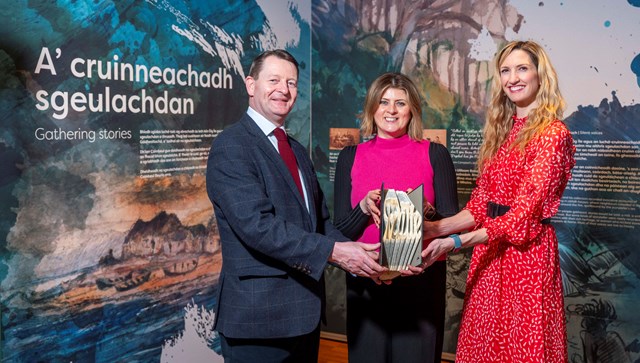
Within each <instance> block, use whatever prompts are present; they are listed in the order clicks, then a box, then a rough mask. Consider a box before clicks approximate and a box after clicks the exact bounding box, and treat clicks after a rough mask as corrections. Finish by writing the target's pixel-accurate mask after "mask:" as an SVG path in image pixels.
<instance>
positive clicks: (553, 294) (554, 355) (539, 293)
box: [422, 41, 575, 363]
mask: <svg viewBox="0 0 640 363" xmlns="http://www.w3.org/2000/svg"><path fill="white" fill-rule="evenodd" d="M495 67H496V68H495V71H496V75H495V77H494V84H493V94H492V99H491V104H490V106H489V109H488V110H487V122H486V125H485V128H484V142H483V144H482V146H481V147H480V151H479V156H478V170H479V177H478V179H477V186H476V188H475V189H474V190H473V192H472V193H471V198H470V200H469V202H468V203H467V205H466V206H465V208H464V209H463V210H462V211H461V212H460V213H458V214H456V215H454V216H452V217H449V218H445V219H442V220H440V221H436V222H425V223H426V225H425V228H424V230H425V233H426V234H427V237H430V238H433V237H437V236H447V235H450V234H452V233H459V232H462V231H470V232H468V233H464V234H461V235H457V234H454V235H450V236H449V237H444V238H439V239H435V240H434V241H433V242H432V243H430V244H429V245H428V247H427V248H426V249H425V250H424V251H423V253H422V256H423V259H424V261H425V262H424V265H429V264H431V263H432V262H433V261H435V260H437V259H438V257H439V256H440V255H441V254H443V253H446V252H449V251H451V250H454V249H457V248H461V247H463V248H464V247H470V246H474V250H473V257H472V259H471V265H470V267H469V275H468V277H467V287H466V293H465V301H464V307H463V313H462V314H463V315H462V322H461V325H460V335H459V338H458V347H457V351H456V363H464V362H474V363H478V362H514V363H515V362H518V363H524V362H540V363H543V362H544V363H549V362H567V340H566V323H565V315H564V302H563V295H562V279H561V275H560V262H559V258H558V239H557V237H556V233H555V229H554V227H553V226H552V225H551V224H549V222H550V219H551V217H553V216H554V215H555V214H556V213H557V211H558V206H559V205H560V198H561V197H562V193H563V192H564V190H565V187H566V186H567V183H568V181H569V179H570V177H571V169H572V168H573V166H574V165H575V160H574V158H573V155H574V153H575V146H574V145H573V139H572V137H571V134H570V132H569V130H568V129H567V127H566V126H565V125H564V123H562V121H560V120H561V119H562V112H563V108H564V105H565V102H564V99H563V98H562V95H561V94H560V90H559V88H558V80H557V76H556V72H555V70H554V68H553V66H552V65H551V63H550V62H549V58H548V56H547V54H546V53H545V51H544V50H543V49H542V48H541V47H540V46H539V45H538V44H536V43H534V42H531V41H516V42H510V43H508V44H507V45H506V46H505V47H504V48H503V49H502V50H501V51H500V52H498V54H497V56H496V59H495Z"/></svg>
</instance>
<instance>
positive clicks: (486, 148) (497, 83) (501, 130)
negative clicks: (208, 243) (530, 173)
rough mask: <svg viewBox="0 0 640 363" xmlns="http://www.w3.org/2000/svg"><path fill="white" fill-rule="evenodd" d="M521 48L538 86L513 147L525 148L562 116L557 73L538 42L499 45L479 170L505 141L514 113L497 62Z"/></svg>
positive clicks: (479, 155) (562, 108)
mask: <svg viewBox="0 0 640 363" xmlns="http://www.w3.org/2000/svg"><path fill="white" fill-rule="evenodd" d="M517 49H520V50H522V51H524V52H526V53H527V54H529V57H530V58H531V62H532V63H533V65H534V66H535V67H536V70H537V72H538V80H539V83H540V88H539V89H538V94H537V95H536V103H537V106H536V108H534V109H532V110H531V111H530V112H529V115H528V117H527V121H526V124H525V125H524V127H523V129H522V131H520V133H519V134H518V136H517V137H516V140H515V142H514V143H513V145H512V147H514V148H515V147H517V148H519V149H520V150H521V151H524V148H525V146H526V145H527V144H528V143H529V141H531V139H532V138H534V137H535V136H536V134H538V133H539V132H541V131H542V130H543V129H544V128H545V127H547V126H548V125H549V124H551V123H552V122H554V121H555V120H561V119H562V114H563V111H564V108H565V101H564V98H563V97H562V94H561V93H560V88H559V86H558V76H557V74H556V71H555V69H554V68H553V65H552V64H551V62H550V60H549V57H548V56H547V54H546V52H545V51H544V49H542V47H541V46H540V45H538V44H537V43H535V42H532V41H512V42H509V43H507V45H505V46H504V48H502V50H501V51H500V52H498V54H497V55H496V57H495V59H494V70H495V76H494V77H493V81H492V83H493V85H492V96H491V103H490V104H489V109H488V110H487V114H486V124H485V126H484V131H483V137H484V141H483V143H482V146H481V147H480V150H479V152H478V170H479V171H480V172H482V171H483V169H484V168H485V167H486V166H487V165H488V164H489V163H490V161H491V159H492V158H493V157H494V156H495V154H496V152H497V151H498V148H500V145H502V143H504V142H505V140H506V139H507V136H508V135H509V131H511V128H512V126H513V121H512V117H513V115H515V113H516V105H515V104H514V103H513V102H511V100H510V99H509V97H507V95H506V94H505V93H504V91H503V89H502V83H501V80H500V66H501V65H502V63H504V60H505V59H506V58H507V56H509V54H511V53H512V52H513V51H514V50H517Z"/></svg>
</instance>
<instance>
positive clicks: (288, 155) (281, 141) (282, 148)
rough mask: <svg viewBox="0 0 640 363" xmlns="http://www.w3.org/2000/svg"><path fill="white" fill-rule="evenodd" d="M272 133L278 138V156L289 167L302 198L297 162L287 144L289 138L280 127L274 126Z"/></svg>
mask: <svg viewBox="0 0 640 363" xmlns="http://www.w3.org/2000/svg"><path fill="white" fill-rule="evenodd" d="M273 135H274V136H275V137H276V139H278V151H279V152H280V156H281V157H282V160H284V163H285V164H286V165H287V168H289V171H290V172H291V176H293V181H295V182H296V186H297V187H298V191H299V192H300V195H301V196H302V197H303V198H304V194H303V192H302V183H301V182H300V174H298V163H297V162H296V156H295V155H293V150H291V145H289V140H288V139H287V135H286V134H285V133H284V131H282V129H281V128H279V127H276V129H275V130H273Z"/></svg>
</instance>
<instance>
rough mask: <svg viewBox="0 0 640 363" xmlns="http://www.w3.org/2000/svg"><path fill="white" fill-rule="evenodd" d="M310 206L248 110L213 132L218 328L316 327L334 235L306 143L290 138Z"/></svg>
mask: <svg viewBox="0 0 640 363" xmlns="http://www.w3.org/2000/svg"><path fill="white" fill-rule="evenodd" d="M289 140H290V141H291V147H292V149H293V152H294V154H295V155H296V158H297V160H298V166H299V168H300V170H301V171H302V176H303V178H304V184H305V187H306V191H307V195H308V199H309V204H310V208H309V210H307V208H306V206H305V204H304V198H302V196H300V193H299V192H298V189H297V187H296V185H295V183H294V181H293V177H292V176H291V174H290V172H289V169H287V167H286V165H285V163H284V162H283V161H282V159H281V157H280V155H279V154H278V152H277V150H276V149H275V148H274V146H273V144H271V142H270V141H269V139H268V138H267V136H266V135H265V134H264V133H263V132H262V131H261V130H260V128H259V127H258V125H257V124H256V123H255V122H254V121H253V119H251V118H250V117H249V116H248V115H247V114H245V115H244V116H243V117H242V118H241V119H240V121H239V122H237V123H236V124H234V125H232V126H230V127H229V128H227V129H225V130H224V131H223V132H222V133H221V134H220V135H218V136H217V137H216V139H215V140H214V142H213V144H212V146H211V150H210V152H209V161H208V164H207V193H208V194H209V198H210V199H211V201H212V203H213V207H214V212H215V215H216V218H217V221H218V228H219V231H220V243H221V248H222V270H221V273H220V280H219V292H218V301H217V313H216V323H215V329H216V330H217V331H219V332H220V333H222V334H224V335H225V336H226V337H229V338H278V337H291V336H298V335H302V334H306V333H309V332H311V331H313V330H314V329H315V328H316V327H317V326H318V324H319V322H320V317H321V313H322V310H323V309H324V281H323V272H324V268H325V265H326V263H327V260H328V258H329V256H330V254H331V252H332V250H333V244H334V242H336V241H346V240H347V238H346V237H344V236H343V235H342V234H341V233H340V232H339V231H338V230H337V229H336V228H335V227H334V226H333V224H332V223H331V221H330V219H329V212H328V209H327V206H326V203H325V199H324V196H323V194H322V191H321V190H320V187H319V184H318V180H317V178H316V175H315V171H314V169H313V166H312V164H311V160H310V159H309V156H308V154H307V150H306V149H305V148H304V147H303V146H302V145H301V144H300V143H298V142H297V141H295V140H293V139H291V138H290V139H289Z"/></svg>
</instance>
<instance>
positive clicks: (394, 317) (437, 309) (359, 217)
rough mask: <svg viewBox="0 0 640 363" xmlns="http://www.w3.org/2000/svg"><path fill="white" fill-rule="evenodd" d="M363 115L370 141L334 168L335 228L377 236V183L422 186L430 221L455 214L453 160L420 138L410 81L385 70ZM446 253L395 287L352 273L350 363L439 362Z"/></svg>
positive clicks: (349, 150)
mask: <svg viewBox="0 0 640 363" xmlns="http://www.w3.org/2000/svg"><path fill="white" fill-rule="evenodd" d="M360 118H361V133H362V135H363V136H364V137H370V136H373V138H372V139H371V140H369V141H367V142H364V143H361V144H359V145H357V146H349V147H346V148H345V149H343V150H342V151H341V152H340V155H339V157H338V162H337V166H336V177H335V191H334V198H335V201H334V215H335V218H334V224H335V226H336V227H337V228H338V229H339V230H340V231H341V232H342V233H343V234H344V235H345V236H347V237H349V238H351V239H352V240H354V241H356V240H357V241H361V242H368V243H377V242H378V241H379V239H380V230H379V228H378V224H379V221H380V210H379V208H378V207H379V202H380V186H381V185H382V183H384V186H385V188H387V189H395V190H401V191H406V190H408V189H414V188H416V187H418V186H419V185H421V184H422V185H423V192H424V198H425V200H426V201H428V202H429V203H430V205H433V206H435V210H436V211H437V212H436V213H430V215H429V217H430V218H441V217H443V216H450V215H454V214H455V213H456V212H457V211H458V197H457V187H456V176H455V169H454V167H453V163H452V161H451V156H450V155H449V152H448V151H447V149H446V148H445V147H444V146H443V145H442V144H439V143H435V142H430V141H428V140H423V139H422V108H421V102H420V95H419V93H418V90H417V88H416V86H415V85H414V84H413V82H412V81H411V80H410V79H409V78H407V77H406V76H404V75H402V74H399V73H386V74H383V75H381V76H380V77H378V78H377V79H376V80H375V81H374V82H373V83H372V84H371V86H370V87H369V90H368V91H367V96H366V99H365V104H364V112H363V113H362V115H361V116H360ZM445 269H446V266H445V259H444V256H443V257H442V258H441V259H440V260H439V261H438V262H436V263H434V264H433V265H432V266H430V267H429V268H427V269H426V270H425V273H423V274H416V275H412V276H403V277H399V278H396V279H394V280H393V282H392V283H391V284H376V283H375V282H374V281H372V280H371V279H364V278H360V277H356V276H351V275H347V343H348V349H349V362H352V363H354V362H366V363H376V362H380V363H387V362H402V363H411V362H416V363H417V362H420V363H423V362H438V363H439V362H440V361H441V354H442V341H443V332H444V312H445V290H446V289H445V282H446V281H445V280H446V278H445V273H446V270H445Z"/></svg>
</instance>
